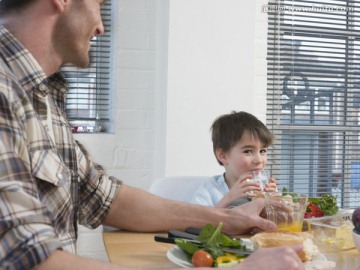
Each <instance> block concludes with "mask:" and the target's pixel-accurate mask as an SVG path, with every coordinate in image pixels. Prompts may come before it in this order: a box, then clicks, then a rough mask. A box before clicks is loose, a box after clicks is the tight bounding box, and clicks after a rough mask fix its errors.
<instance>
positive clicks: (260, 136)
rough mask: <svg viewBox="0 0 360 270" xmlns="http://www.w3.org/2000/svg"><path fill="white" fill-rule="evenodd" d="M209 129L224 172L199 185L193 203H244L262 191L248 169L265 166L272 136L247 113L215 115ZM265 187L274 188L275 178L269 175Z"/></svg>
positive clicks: (226, 205) (259, 122)
mask: <svg viewBox="0 0 360 270" xmlns="http://www.w3.org/2000/svg"><path fill="white" fill-rule="evenodd" d="M211 130H212V141H213V151H214V154H215V157H216V159H217V161H218V163H219V164H220V165H221V166H224V168H225V173H224V174H223V175H217V176H214V177H213V178H212V180H211V181H208V182H205V183H204V184H203V185H202V186H200V187H199V188H198V190H197V191H196V192H195V194H194V196H193V198H192V203H195V204H200V205H207V206H213V207H232V206H234V205H239V204H243V203H246V202H248V201H249V200H250V197H253V196H254V194H256V193H257V192H258V191H261V188H260V185H259V184H258V183H254V182H250V181H248V180H249V179H250V178H252V175H251V173H250V172H251V171H254V170H261V169H264V168H265V166H266V161H267V147H268V146H269V145H271V144H272V142H273V135H272V133H271V132H270V131H269V130H268V128H267V127H266V126H265V125H264V124H263V123H262V122H261V121H260V120H258V119H257V118H256V117H255V116H253V115H251V114H249V113H246V112H232V113H230V114H226V115H222V116H220V117H218V118H217V119H216V120H215V121H214V123H213V125H212V127H211ZM264 190H265V191H269V192H270V191H276V180H275V179H273V178H270V180H269V182H268V183H266V184H265V188H264ZM254 191H255V193H254Z"/></svg>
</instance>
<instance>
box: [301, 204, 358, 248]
mask: <svg viewBox="0 0 360 270" xmlns="http://www.w3.org/2000/svg"><path fill="white" fill-rule="evenodd" d="M349 217H351V211H350V212H346V211H345V212H343V213H341V214H338V215H335V216H327V217H322V218H312V219H308V220H307V222H308V224H309V229H310V231H311V232H313V237H314V239H313V240H314V243H315V244H316V245H317V246H318V248H319V250H320V251H324V252H339V251H343V250H347V249H352V248H355V244H354V240H353V236H352V230H353V228H354V225H353V224H352V222H351V219H350V218H349Z"/></svg>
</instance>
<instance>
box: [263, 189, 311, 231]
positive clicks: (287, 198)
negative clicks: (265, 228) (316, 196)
mask: <svg viewBox="0 0 360 270" xmlns="http://www.w3.org/2000/svg"><path fill="white" fill-rule="evenodd" d="M307 200H308V196H307V195H306V194H303V193H298V192H287V193H286V195H283V194H282V193H281V192H265V210H266V215H267V219H269V220H271V221H272V222H274V223H275V224H276V225H277V227H278V230H284V231H292V232H301V231H302V226H303V221H304V214H305V211H306V207H307Z"/></svg>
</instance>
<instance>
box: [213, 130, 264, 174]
mask: <svg viewBox="0 0 360 270" xmlns="http://www.w3.org/2000/svg"><path fill="white" fill-rule="evenodd" d="M220 156H221V159H220V160H221V162H222V163H223V165H224V167H225V173H226V174H227V175H228V176H231V177H233V178H236V179H237V178H239V176H240V175H241V174H243V173H246V172H248V171H252V170H256V169H263V168H265V165H266V161H267V148H266V147H265V146H264V145H263V143H262V142H260V140H258V139H256V138H254V137H253V136H251V135H250V134H245V135H244V137H243V139H242V140H241V141H239V142H237V143H236V144H235V145H234V146H233V147H232V148H231V149H230V150H229V151H227V152H226V153H222V154H220ZM218 158H219V155H218Z"/></svg>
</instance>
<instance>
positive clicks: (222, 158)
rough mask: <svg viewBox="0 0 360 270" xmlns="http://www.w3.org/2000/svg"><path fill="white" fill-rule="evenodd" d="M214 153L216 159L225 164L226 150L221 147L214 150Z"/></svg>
mask: <svg viewBox="0 0 360 270" xmlns="http://www.w3.org/2000/svg"><path fill="white" fill-rule="evenodd" d="M215 155H216V157H217V159H218V160H220V161H221V163H222V164H223V165H225V164H226V161H227V158H226V152H225V151H224V150H222V149H221V148H217V149H216V150H215Z"/></svg>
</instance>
